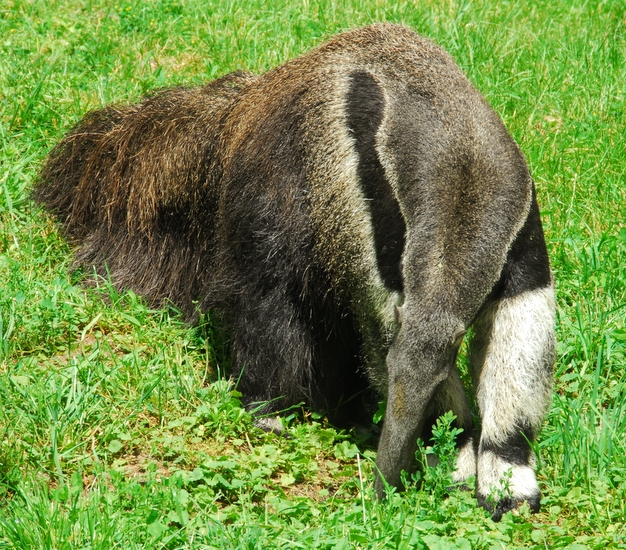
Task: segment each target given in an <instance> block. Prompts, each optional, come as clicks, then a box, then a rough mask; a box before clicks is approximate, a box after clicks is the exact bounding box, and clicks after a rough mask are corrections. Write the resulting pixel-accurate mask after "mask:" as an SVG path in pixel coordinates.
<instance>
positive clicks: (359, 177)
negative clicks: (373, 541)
mask: <svg viewBox="0 0 626 550" xmlns="http://www.w3.org/2000/svg"><path fill="white" fill-rule="evenodd" d="M36 197H37V199H38V200H39V201H40V202H42V203H44V204H45V205H46V206H47V208H48V209H50V210H51V211H53V212H54V213H55V214H56V215H57V217H58V218H59V219H60V220H61V221H62V222H63V224H64V226H65V227H66V230H67V232H68V234H69V235H70V236H72V237H73V238H75V239H76V241H77V242H78V245H79V246H78V249H77V254H76V262H77V264H78V265H84V266H89V267H91V266H95V267H96V270H97V271H98V272H99V273H101V274H103V275H104V274H105V273H106V272H107V270H108V273H110V276H111V278H112V280H113V282H114V283H115V284H116V285H118V286H120V287H124V288H131V289H133V290H135V291H136V292H138V293H141V294H143V295H145V296H146V297H148V298H149V299H150V300H151V301H153V302H157V303H158V302H160V301H162V300H163V299H169V300H171V301H173V302H174V303H176V304H177V305H178V306H179V307H181V308H182V309H183V310H184V311H185V312H186V313H187V314H188V315H189V316H190V317H193V315H194V313H195V312H196V311H198V310H200V311H202V310H206V309H207V308H210V309H213V310H214V311H216V312H218V313H219V314H220V317H221V319H222V321H223V322H224V324H225V327H226V330H227V331H228V333H229V335H230V344H231V349H232V355H233V362H234V365H235V376H237V377H239V379H240V389H241V391H242V393H243V394H244V397H245V399H246V401H247V402H248V403H255V402H269V403H270V405H268V406H267V408H266V409H270V410H271V409H272V408H274V409H276V408H279V407H283V406H285V405H290V404H294V403H297V402H299V401H301V400H304V401H306V402H308V403H309V404H310V405H312V406H315V407H322V408H325V409H327V410H331V411H334V412H335V413H336V414H337V415H338V416H339V417H341V416H342V415H343V416H348V417H350V416H352V417H354V416H358V414H359V413H362V409H363V407H360V406H359V403H360V402H361V401H362V400H361V399H360V398H359V397H358V396H359V395H360V394H362V393H363V392H366V390H367V388H368V386H371V387H373V388H375V389H377V390H378V391H379V392H380V393H381V394H383V395H386V396H387V413H386V418H385V424H384V427H383V432H382V435H381V440H380V444H379V451H378V459H377V465H378V468H379V470H380V475H379V476H378V477H377V482H376V487H377V490H378V492H379V494H381V495H382V494H383V492H384V482H383V480H386V481H387V482H388V483H390V484H391V485H394V486H398V485H399V484H400V472H401V470H402V469H405V470H409V469H410V468H411V467H412V466H413V459H414V451H415V441H416V438H417V437H418V436H419V435H420V434H421V433H422V430H423V429H424V428H425V424H426V419H427V418H428V416H429V415H430V414H433V413H436V412H440V411H445V410H448V409H449V408H451V409H452V410H454V411H455V413H456V414H457V417H458V420H457V422H458V424H459V425H460V426H461V427H463V428H464V429H465V430H466V438H465V440H464V442H462V443H461V445H462V446H464V447H463V448H462V454H461V457H463V458H462V459H460V460H461V462H460V463H459V467H458V472H459V478H463V479H464V478H466V477H468V476H469V475H474V474H476V473H477V472H478V473H479V474H480V475H481V476H483V481H482V484H481V481H480V479H479V482H478V488H477V492H478V498H479V501H480V503H481V504H482V505H483V506H485V507H486V508H488V509H491V510H492V511H493V512H494V518H496V519H498V517H499V516H500V515H501V514H502V513H503V512H504V511H506V510H508V509H511V508H514V507H515V506H517V504H518V502H520V501H523V500H528V501H529V503H530V505H531V507H532V508H533V509H538V506H539V490H538V487H537V484H536V480H535V477H534V471H533V470H532V462H533V460H534V456H533V455H532V452H531V450H530V447H529V446H528V441H526V440H521V439H520V437H521V436H520V433H523V434H524V436H525V437H527V439H529V440H532V439H533V438H534V437H535V436H536V434H537V432H538V430H539V428H540V425H541V421H542V418H543V413H544V411H545V408H546V406H547V402H548V400H549V395H550V389H551V364H552V354H553V327H552V326H551V322H552V321H553V311H554V304H553V292H552V279H551V274H550V268H549V263H548V258H547V253H546V249H545V242H544V239H543V232H542V229H541V222H540V219H539V211H538V207H537V202H536V199H535V195H534V186H533V181H532V178H531V176H530V174H529V172H528V168H527V166H526V162H525V160H524V157H523V155H522V154H521V152H520V150H519V148H518V147H517V145H516V144H515V142H514V141H513V139H512V138H511V137H510V136H509V134H508V132H507V131H506V129H505V128H504V126H503V124H502V122H501V121H500V120H499V118H498V117H497V115H496V114H495V113H494V112H493V110H492V109H491V108H490V107H489V106H488V105H487V103H486V102H485V101H484V100H483V98H482V97H481V96H480V94H479V93H478V92H477V91H476V89H475V88H474V87H473V86H472V85H471V84H470V83H469V82H468V80H467V79H466V78H465V76H464V75H463V74H462V73H461V71H460V70H459V69H458V67H457V66H456V64H455V63H454V61H453V60H452V58H451V57H450V56H449V55H448V54H447V53H446V52H444V51H443V50H441V49H440V48H438V47H437V46H435V45H434V44H432V43H431V42H429V41H427V40H425V39H423V38H421V37H419V36H418V35H416V34H415V33H414V32H412V31H411V30H409V29H407V28H405V27H401V26H395V25H373V26H370V27H366V28H363V29H358V30H355V31H352V32H347V33H344V34H340V35H338V36H336V37H334V38H333V39H332V40H330V41H329V42H327V43H326V44H324V45H322V46H320V47H319V48H316V49H314V50H312V51H311V52H309V53H308V54H306V55H304V56H302V57H300V58H297V59H294V60H292V61H290V62H288V63H286V64H285V65H282V66H280V67H278V68H276V69H274V70H272V71H270V72H268V73H266V74H264V75H261V76H258V77H255V76H252V75H249V74H245V73H234V74H232V75H228V76H226V77H224V78H222V79H219V80H217V81H215V82H213V83H211V84H208V85H207V86H204V87H200V88H190V89H187V88H176V89H173V90H168V91H165V92H161V93H159V94H157V95H155V96H153V97H151V98H148V99H145V100H144V101H143V102H142V103H140V104H139V105H136V106H130V107H121V108H116V107H108V108H106V109H103V110H101V111H97V112H95V113H92V114H91V115H88V116H87V117H86V118H85V119H84V120H83V121H81V122H80V123H79V124H78V125H77V127H76V128H75V129H74V130H72V131H71V132H70V133H69V134H68V135H67V136H66V137H65V138H64V140H63V141H62V142H61V143H60V144H59V145H58V146H57V147H56V148H55V149H54V151H53V152H52V153H51V155H50V158H49V160H48V162H47V164H46V165H45V167H44V169H43V171H42V174H41V183H40V184H39V186H38V188H37V191H36ZM483 319H484V321H481V320H483ZM551 320H552V321H551ZM475 321H477V324H476V326H477V327H479V330H482V332H481V333H480V334H479V338H478V339H477V341H480V342H481V344H480V346H479V348H480V349H479V351H477V352H476V354H475V356H476V357H477V358H478V359H475V362H477V366H476V368H475V369H474V373H475V376H476V380H475V383H476V384H477V385H478V386H479V389H480V399H481V413H482V414H483V423H484V426H485V429H484V430H483V434H482V436H481V439H480V445H476V441H477V435H476V434H474V430H473V426H472V419H471V414H470V411H469V406H468V404H467V398H466V397H465V395H464V393H463V388H462V385H461V384H460V381H459V378H458V373H457V371H456V366H455V358H456V351H457V349H458V346H459V344H460V342H461V340H462V337H463V334H464V333H465V331H466V330H467V328H468V327H469V326H470V325H472V324H473V323H474V322H475ZM527 325H529V326H530V327H531V329H529V330H527V331H526V332H528V334H533V335H539V336H537V337H536V340H537V341H536V343H535V344H534V345H533V346H530V347H529V348H528V349H525V348H524V345H523V344H524V342H523V341H522V340H521V339H520V338H521V337H518V336H516V334H517V332H520V331H524V330H526V326H527ZM481 327H482V328H481ZM494 327H500V328H499V329H498V330H499V332H497V331H496V329H495V328H494ZM535 329H536V330H535ZM543 334H545V335H546V337H545V338H543V337H541V335H543ZM533 337H535V336H533ZM507 346H508V347H509V348H511V349H513V350H515V353H516V356H515V357H513V358H511V360H510V361H509V360H508V359H507V358H506V353H505V351H506V347H507ZM512 373H513V374H515V373H521V374H520V376H519V377H518V378H519V383H518V384H516V385H515V386H514V390H513V392H511V394H510V395H509V394H507V393H506V392H505V391H504V388H505V385H504V384H503V383H502V381H503V380H506V379H507V377H508V376H510V375H511V374H512ZM486 381H489V382H488V387H487V386H486V384H487V382H486ZM490 388H491V389H493V388H496V389H495V390H493V391H490ZM505 394H506V397H504V396H505ZM498 410H505V411H506V414H504V415H503V416H502V418H503V419H505V420H501V421H498V412H497V411H498ZM494 411H496V412H494ZM494 415H495V417H494ZM524 441H525V442H524ZM489 468H491V470H489ZM494 468H495V470H494ZM507 468H509V469H511V470H512V471H513V478H512V479H513V481H512V488H511V490H510V494H506V495H504V496H503V497H502V498H500V500H499V503H495V502H493V499H491V497H490V495H491V494H492V492H493V491H498V490H499V489H498V488H497V487H496V488H493V487H491V485H493V484H494V483H495V484H497V483H499V482H500V480H501V479H503V476H504V474H505V472H506V469H507ZM492 470H493V471H492ZM496 500H497V499H496Z"/></svg>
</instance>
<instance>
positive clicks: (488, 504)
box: [471, 200, 555, 520]
mask: <svg viewBox="0 0 626 550" xmlns="http://www.w3.org/2000/svg"><path fill="white" fill-rule="evenodd" d="M492 298H493V300H492V301H490V303H489V304H487V305H486V307H485V308H484V310H483V312H482V313H481V315H480V316H479V318H478V320H477V321H476V322H475V324H474V328H475V331H476V334H475V337H474V339H473V341H472V350H471V364H472V371H473V373H472V374H473V377H474V380H475V385H476V390H477V391H476V393H477V400H478V405H479V407H480V413H481V418H482V431H481V437H480V445H479V448H478V461H477V488H476V492H477V497H478V501H479V503H480V504H481V506H483V507H484V508H486V509H487V510H489V511H491V512H493V519H494V520H499V519H500V518H501V517H502V514H503V513H504V512H506V511H508V510H511V509H513V508H516V507H517V506H518V505H519V504H520V503H522V502H523V501H527V502H528V504H529V506H530V508H531V509H532V510H533V511H537V510H538V509H539V506H540V503H539V501H540V492H539V487H538V484H537V480H536V477H535V471H534V466H535V463H536V457H535V455H534V453H533V451H532V448H531V445H532V443H533V441H534V439H535V437H536V436H537V434H538V433H539V431H540V429H541V424H542V421H543V418H544V415H545V413H546V410H547V408H548V406H549V403H550V396H551V391H552V365H553V356H554V317H555V304H554V288H553V284H552V280H551V274H550V268H549V265H548V257H547V253H546V250H545V242H544V239H543V233H542V230H541V224H540V222H539V212H538V209H537V204H536V202H535V201H534V200H533V204H532V208H531V212H530V215H529V217H528V220H527V222H526V225H525V226H524V228H523V229H522V231H521V232H520V234H519V235H518V237H517V239H516V241H515V243H514V244H513V247H512V248H511V251H510V253H509V256H508V260H507V264H506V266H505V268H504V271H503V274H502V278H501V280H500V283H499V284H498V286H497V287H496V289H495V290H494V293H493V296H492Z"/></svg>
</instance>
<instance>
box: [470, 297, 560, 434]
mask: <svg viewBox="0 0 626 550" xmlns="http://www.w3.org/2000/svg"><path fill="white" fill-rule="evenodd" d="M554 317H555V315H554V289H553V287H552V286H550V287H547V288H541V289H537V290H533V291H528V292H524V293H522V294H519V295H517V296H514V297H512V298H507V299H503V300H500V301H498V302H497V303H495V304H494V305H493V306H491V308H489V310H488V311H487V312H486V313H485V314H484V315H483V316H482V319H481V320H479V322H478V323H477V338H476V340H477V342H476V345H475V349H474V356H473V359H472V360H473V368H474V375H475V376H476V377H477V378H476V379H477V380H478V390H477V397H478V404H479V406H480V410H481V416H482V437H483V439H484V438H487V439H488V440H489V442H491V443H493V444H496V445H498V444H503V443H505V442H506V440H507V437H508V436H510V435H511V434H513V433H515V432H516V431H518V430H519V429H520V428H521V427H524V426H527V427H532V428H533V429H535V430H537V431H538V430H539V428H540V426H541V423H542V421H543V417H544V415H545V413H546V410H547V408H548V405H549V400H550V396H551V393H552V361H553V355H554V321H555V319H554Z"/></svg>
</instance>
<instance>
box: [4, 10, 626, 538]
mask: <svg viewBox="0 0 626 550" xmlns="http://www.w3.org/2000/svg"><path fill="white" fill-rule="evenodd" d="M625 13H626V4H625V2H624V0H604V1H602V0H591V1H587V2H581V3H576V2H570V1H568V0H551V1H548V0H535V1H532V2H516V1H513V0H502V1H500V2H490V1H488V0H474V1H470V0H443V1H441V0H438V1H435V0H423V1H421V2H405V1H396V2H382V1H379V0H346V1H345V2H335V1H331V0H318V1H317V2H309V1H308V0H302V1H301V2H287V1H286V0H277V1H276V0H273V1H271V2H270V1H267V0H220V1H219V2H218V1H216V0H147V1H139V0H119V1H118V2H114V1H109V0H3V1H2V2H0V549H2V548H7V549H9V548H10V549H33V548H36V549H74V548H76V549H78V548H85V549H86V548H89V549H111V548H124V549H134V548H137V549H139V548H146V549H147V548H150V549H154V548H168V549H174V548H177V549H178V548H181V549H183V548H184V549H192V548H193V549H196V548H197V549H200V548H202V549H209V548H216V549H224V548H320V549H336V550H340V549H347V548H396V549H401V548H407V549H409V548H418V549H419V548H428V549H431V550H434V549H469V548H507V549H510V548H525V547H537V548H569V549H571V550H579V549H583V548H626V509H625V504H624V502H625V501H626V448H625V447H626V443H625V441H626V438H625V437H624V434H625V433H626V381H625V378H624V370H625V366H626V313H625V312H626V224H625V222H624V216H625V211H626V210H625V206H624V205H625V202H626V182H625V171H626V147H625V133H624V128H625V125H626V115H625V110H624V102H625V93H626V90H625V86H624V83H625V82H626V64H625V63H624V59H625V58H626V40H625V29H624V27H625V25H626V19H625V18H624V14H625ZM374 21H393V22H402V23H405V24H407V25H410V26H411V27H413V28H414V29H416V30H417V31H418V32H420V33H421V34H423V35H425V36H428V37H430V38H432V39H433V40H435V41H436V42H437V43H439V44H440V45H442V46H443V47H445V48H446V49H447V50H448V51H449V52H450V53H451V54H452V55H453V56H454V57H455V59H456V60H457V62H458V63H459V64H460V65H461V66H462V67H463V69H464V70H465V71H466V73H467V74H468V76H469V78H470V79H471V80H472V81H473V82H474V83H475V84H476V86H477V87H478V88H479V89H480V90H481V92H482V93H483V94H484V95H485V96H486V98H487V99H488V101H489V102H490V103H491V104H492V105H493V107H494V108H495V109H496V111H497V112H498V113H499V114H500V115H501V116H502V118H503V119H504V121H505V123H506V124H507V126H508V128H509V129H510V131H511V132H512V134H513V135H514V137H515V138H516V139H517V141H518V142H519V144H520V146H521V148H522V150H523V151H524V152H525V154H526V155H527V158H528V160H529V163H530V166H531V170H532V173H533V175H534V177H535V180H536V183H537V193H538V200H539V204H540V207H541V209H542V216H543V221H544V226H545V231H546V237H547V241H548V246H549V251H550V254H551V259H552V266H553V270H554V275H555V280H556V287H557V300H558V306H557V307H558V316H557V317H558V318H557V334H558V349H557V351H558V357H557V363H556V367H555V374H556V386H555V395H554V400H553V404H552V408H551V410H550V413H549V416H548V418H547V421H546V424H545V427H544V430H543V432H542V434H541V436H540V437H539V440H538V443H537V448H536V451H537V453H538V456H539V468H538V471H539V476H540V484H541V487H542V491H543V495H544V497H543V500H542V511H541V512H540V513H539V514H535V515H531V514H530V513H529V511H528V509H527V508H526V507H522V509H521V510H520V511H519V512H518V513H517V514H513V513H509V514H506V515H505V516H504V517H503V519H502V521H501V522H500V523H498V524H494V523H493V522H492V521H491V520H490V519H489V517H488V514H487V513H486V512H484V511H483V510H481V509H479V508H477V506H476V502H475V499H474V497H473V495H472V494H471V493H469V492H466V491H459V490H450V489H449V484H448V483H447V482H446V475H447V473H446V472H449V468H450V464H451V460H452V457H449V458H448V459H447V460H446V459H445V458H444V459H443V461H442V462H440V465H439V466H437V467H436V468H435V469H434V470H431V469H429V468H428V467H426V470H425V471H423V472H422V473H421V474H420V476H421V477H420V479H419V480H416V479H415V478H414V480H413V481H414V483H413V484H412V485H411V484H409V485H410V487H409V489H408V490H407V491H406V492H405V493H403V494H394V495H392V496H391V497H390V498H388V499H387V500H386V501H384V502H377V501H376V500H375V498H374V496H373V495H374V493H373V488H372V480H373V471H372V470H373V460H374V450H373V447H372V442H371V441H369V442H368V441H367V440H366V439H363V438H362V437H360V436H359V435H357V434H356V433H354V432H345V431H341V430H338V429H337V428H335V427H333V426H332V425H329V424H328V422H327V421H326V419H325V418H324V417H323V416H322V415H320V414H319V413H316V412H312V411H306V410H292V411H287V412H286V413H285V417H284V423H285V424H286V426H287V427H288V430H289V433H290V435H291V438H280V437H277V436H275V435H272V434H265V433H263V432H261V431H259V430H257V429H256V428H254V427H253V425H252V422H251V418H250V416H249V414H248V413H246V412H245V411H244V410H243V409H242V407H241V403H240V401H239V395H238V394H237V392H236V391H235V390H234V388H233V385H232V383H231V382H230V381H229V380H228V376H227V370H228V365H226V364H224V363H223V361H224V354H223V350H222V347H223V341H224V337H223V335H220V334H219V331H218V330H217V329H216V327H215V326H214V325H213V324H212V322H211V318H210V313H209V314H208V315H206V316H203V317H202V318H201V320H200V322H199V323H198V324H197V325H194V326H188V325H185V324H184V323H183V322H182V321H181V317H180V316H179V315H178V314H177V312H176V311H175V309H173V308H164V309H161V310H152V309H150V308H148V307H147V306H146V305H145V303H144V302H143V301H142V300H141V298H140V297H138V296H135V295H134V294H132V293H130V292H123V293H122V292H118V291H117V290H116V289H115V288H113V287H112V286H111V285H110V284H109V283H108V282H107V281H106V280H99V281H96V283H95V284H94V285H92V286H86V285H84V284H83V283H84V282H85V281H86V280H91V279H92V277H91V274H90V273H77V272H73V271H72V270H71V262H72V252H71V243H68V241H67V240H66V239H65V238H64V236H63V235H62V234H61V233H60V232H59V229H58V227H56V226H55V224H54V223H53V222H52V220H51V219H50V217H49V216H47V215H46V214H44V213H42V212H41V211H39V210H38V209H37V208H36V207H35V206H34V205H33V204H32V202H31V200H30V198H29V193H30V190H31V189H32V185H33V182H34V179H35V178H36V174H37V170H38V168H39V166H40V165H41V162H42V161H43V159H44V157H45V155H46V153H47V152H48V151H49V150H50V148H51V147H52V146H53V144H54V143H55V142H56V141H57V140H58V139H59V138H60V137H61V136H62V135H63V133H64V132H65V131H67V130H68V129H69V128H70V127H71V126H72V125H73V124H74V123H75V122H76V121H77V120H78V119H79V118H80V117H81V116H83V115H84V114H85V113H86V112H88V111H90V110H92V109H95V108H98V107H101V106H103V105H105V104H107V103H110V102H117V103H124V102H128V101H133V100H136V99H138V98H139V97H140V96H141V95H142V94H144V93H146V92H149V91H152V90H154V89H156V88H159V87H163V86H172V85H176V84H180V83H186V84H198V83H202V82H206V81H207V80H210V79H212V78H215V77H218V76H220V75H223V74H225V73H227V72H230V71H232V70H236V69H248V70H252V71H255V72H261V71H265V70H267V69H269V68H271V67H274V66H276V65H277V64H279V63H282V62H284V61H286V60H287V59H290V58H292V57H294V56H296V55H298V54H299V53H301V52H303V51H306V50H307V49H309V48H310V47H312V46H314V45H316V44H318V43H320V42H321V41H322V40H323V39H324V38H326V37H328V36H330V35H332V34H333V33H335V32H338V31H341V30H344V29H348V28H352V27H355V26H358V25H362V24H367V23H371V22H374ZM446 426H448V428H446ZM435 433H436V436H437V437H436V444H439V445H441V449H447V450H449V449H450V448H451V447H450V442H451V438H452V437H453V435H454V434H453V433H452V432H451V431H450V429H449V418H448V424H446V421H445V419H444V421H443V424H440V425H439V428H437V429H436V431H435ZM440 454H443V455H445V454H446V453H440ZM448 454H449V453H448ZM446 468H447V469H446Z"/></svg>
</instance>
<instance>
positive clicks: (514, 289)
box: [494, 185, 550, 299]
mask: <svg viewBox="0 0 626 550" xmlns="http://www.w3.org/2000/svg"><path fill="white" fill-rule="evenodd" d="M549 285H550V261H549V259H548V251H547V249H546V241H545V239H544V236H543V228H542V227H541V219H540V217H539V207H538V205H537V195H536V193H535V186H534V185H533V198H532V204H531V205H530V212H529V213H528V218H526V223H525V224H524V227H522V229H521V230H520V232H519V233H518V234H517V237H516V238H515V241H514V242H513V245H512V246H511V248H510V250H509V253H508V256H507V261H506V264H505V266H504V268H503V269H502V274H501V275H500V281H498V283H497V284H496V286H495V288H494V294H495V296H494V297H495V298H496V299H499V298H511V297H513V296H517V295H518V294H522V293H523V292H526V291H530V290H536V289H538V288H545V287H547V286H549Z"/></svg>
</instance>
